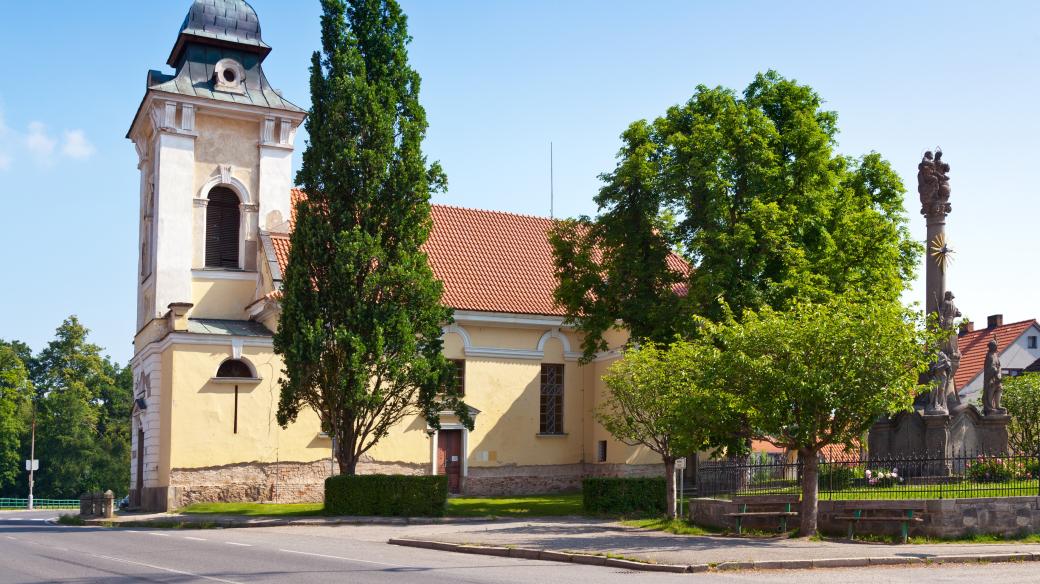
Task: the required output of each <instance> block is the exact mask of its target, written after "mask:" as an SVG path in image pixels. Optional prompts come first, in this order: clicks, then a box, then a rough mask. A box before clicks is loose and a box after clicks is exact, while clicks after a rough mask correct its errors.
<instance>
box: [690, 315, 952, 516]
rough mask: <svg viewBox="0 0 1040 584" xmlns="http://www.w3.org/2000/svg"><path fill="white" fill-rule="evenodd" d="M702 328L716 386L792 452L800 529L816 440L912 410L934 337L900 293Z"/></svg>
mask: <svg viewBox="0 0 1040 584" xmlns="http://www.w3.org/2000/svg"><path fill="white" fill-rule="evenodd" d="M706 330H708V331H709V334H710V336H711V338H712V341H713V342H714V343H716V344H717V346H718V347H719V348H720V351H719V358H718V360H717V362H716V365H715V367H714V368H713V372H712V376H713V377H712V378H713V379H714V381H715V384H716V385H715V389H716V391H718V392H720V393H728V394H729V395H730V396H731V399H732V400H733V402H734V403H735V404H736V408H737V410H738V411H739V412H741V413H742V414H743V415H744V416H745V420H746V423H747V425H748V427H749V428H750V430H751V432H752V434H753V435H754V437H756V438H759V439H763V440H768V441H769V442H772V443H773V444H775V445H777V446H780V447H783V448H789V449H792V450H795V451H797V452H798V458H799V460H801V462H802V465H803V466H802V469H803V471H802V507H801V513H800V517H801V532H802V535H813V534H815V533H816V510H817V494H818V493H817V481H818V479H817V476H818V466H817V464H818V460H817V456H818V454H819V452H820V450H821V449H822V448H824V447H825V446H828V445H830V444H843V445H846V446H849V447H851V446H853V445H854V444H855V441H857V440H859V439H860V437H861V436H862V435H863V433H864V432H866V431H867V429H868V428H869V427H870V425H871V424H872V423H873V422H874V421H875V420H876V419H877V417H878V416H880V415H882V414H893V413H896V412H899V411H906V410H909V409H910V407H911V406H912V404H913V399H914V396H915V395H916V394H917V393H918V392H919V387H918V376H919V374H920V373H922V372H924V371H925V370H926V368H927V364H928V358H929V357H928V356H929V352H928V351H927V350H926V347H929V346H935V343H936V342H937V339H938V338H937V336H935V335H933V334H931V333H929V332H928V329H926V328H925V327H924V326H923V325H922V323H921V322H920V321H919V320H918V319H917V317H916V316H915V315H914V314H913V313H911V312H909V311H908V310H907V309H905V308H904V307H902V306H901V305H900V304H899V303H898V301H892V302H876V303H872V304H866V303H861V302H852V301H849V300H847V299H844V298H837V299H835V300H832V301H831V302H829V303H827V304H798V305H796V306H794V307H793V308H792V309H791V310H789V311H786V312H778V311H774V310H772V309H769V308H765V309H763V310H762V311H760V312H759V313H754V312H751V311H748V312H746V313H745V315H744V317H743V319H742V320H741V321H740V322H736V321H732V322H728V323H724V324H719V325H709V326H707V327H706Z"/></svg>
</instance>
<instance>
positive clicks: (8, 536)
mask: <svg viewBox="0 0 1040 584" xmlns="http://www.w3.org/2000/svg"><path fill="white" fill-rule="evenodd" d="M4 537H6V538H7V539H18V538H17V537H11V536H10V535H5V536H4Z"/></svg>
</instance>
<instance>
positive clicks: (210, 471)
mask: <svg viewBox="0 0 1040 584" xmlns="http://www.w3.org/2000/svg"><path fill="white" fill-rule="evenodd" d="M330 469H331V467H330V462H329V461H328V460H319V461H315V462H275V463H262V462H250V463H241V464H230V465H225V466H218V467H206V468H190V469H189V468H178V469H173V470H172V471H171V472H170V486H169V487H157V488H149V489H145V491H144V493H143V499H142V505H143V508H144V509H146V510H150V511H166V510H168V509H176V508H179V507H185V506H187V505H191V504H193V503H217V502H267V503H302V502H320V501H322V500H323V498H324V491H325V479H326V478H327V477H329V476H330ZM357 471H358V474H406V475H424V474H429V472H430V465H428V464H413V463H405V462H383V461H375V460H372V459H371V458H366V459H363V460H362V461H361V462H359V463H358V468H357ZM336 472H337V473H338V472H339V468H338V467H337V468H336ZM663 472H664V466H663V465H662V464H642V465H626V464H586V463H576V464H554V465H535V466H517V465H503V466H495V467H482V466H471V467H469V469H468V473H469V474H468V476H467V477H465V479H464V480H463V483H462V492H463V494H466V495H473V496H496V495H536V494H543V493H563V492H578V491H580V490H581V480H582V479H583V478H584V477H587V476H631V477H645V476H660V475H661V474H662V473H663Z"/></svg>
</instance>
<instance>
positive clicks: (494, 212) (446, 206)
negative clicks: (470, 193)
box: [430, 203, 557, 221]
mask: <svg viewBox="0 0 1040 584" xmlns="http://www.w3.org/2000/svg"><path fill="white" fill-rule="evenodd" d="M430 206H431V207H437V208H440V209H453V210H458V211H470V212H474V213H489V214H492V215H507V216H510V217H521V218H524V219H537V220H539V221H557V219H555V218H553V217H546V216H544V215H530V214H528V213H517V212H515V211H499V210H496V209H481V208H480V207H463V206H461V205H449V204H445V203H430Z"/></svg>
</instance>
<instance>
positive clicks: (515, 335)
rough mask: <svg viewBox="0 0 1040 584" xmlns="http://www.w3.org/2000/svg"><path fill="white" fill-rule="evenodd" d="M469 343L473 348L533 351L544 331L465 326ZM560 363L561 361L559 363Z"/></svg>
mask: <svg viewBox="0 0 1040 584" xmlns="http://www.w3.org/2000/svg"><path fill="white" fill-rule="evenodd" d="M465 328H466V332H467V333H469V338H470V341H471V342H472V344H473V346H474V347H494V348H496V349H521V350H534V349H535V348H536V347H537V345H538V340H539V339H541V338H542V334H544V333H545V329H528V328H507V327H491V326H474V327H471V326H467V327H465ZM559 362H560V363H562V362H563V361H562V359H561V360H560V361H559Z"/></svg>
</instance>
